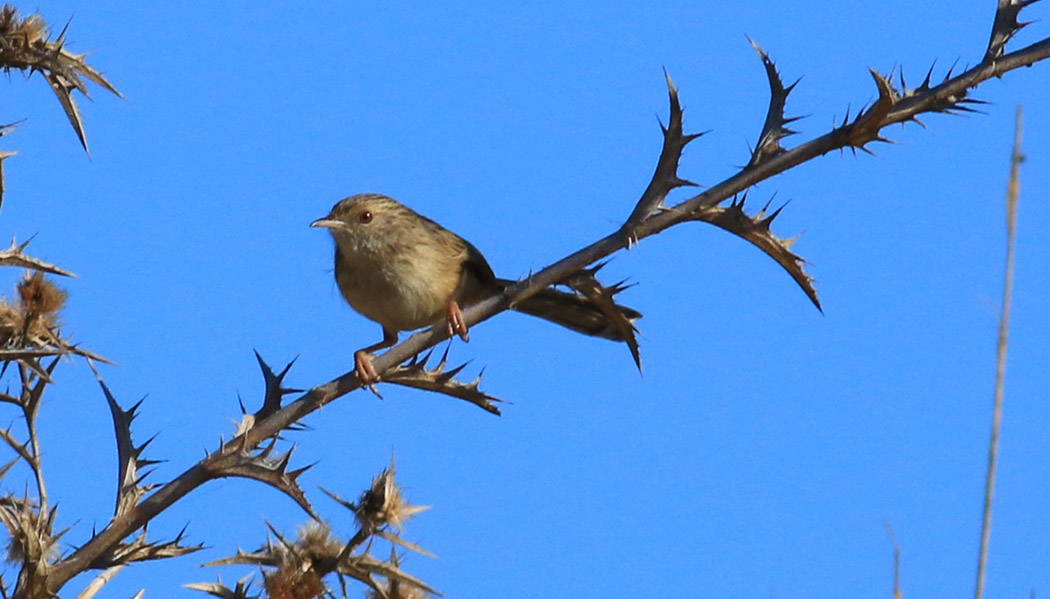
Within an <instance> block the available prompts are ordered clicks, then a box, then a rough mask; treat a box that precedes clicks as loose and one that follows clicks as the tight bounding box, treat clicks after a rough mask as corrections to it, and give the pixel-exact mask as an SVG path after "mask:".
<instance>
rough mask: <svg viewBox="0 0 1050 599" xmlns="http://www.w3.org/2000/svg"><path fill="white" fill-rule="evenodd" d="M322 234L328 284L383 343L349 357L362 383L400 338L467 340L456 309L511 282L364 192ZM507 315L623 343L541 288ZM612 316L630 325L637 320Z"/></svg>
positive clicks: (605, 324) (418, 219) (405, 212)
mask: <svg viewBox="0 0 1050 599" xmlns="http://www.w3.org/2000/svg"><path fill="white" fill-rule="evenodd" d="M310 226H311V227H323V228H326V229H328V230H329V232H331V234H332V237H333V238H335V280H336V283H338V285H339V291H341V292H342V294H343V297H344V298H345V299H346V301H347V303H348V304H350V307H352V308H353V309H354V310H356V311H357V312H359V313H361V314H362V315H364V316H365V317H366V318H369V319H370V320H373V321H375V322H378V323H379V324H380V325H381V326H382V327H383V340H382V341H380V342H378V343H376V344H374V345H370V346H368V347H365V348H363V349H360V350H358V351H356V352H354V370H355V371H356V373H357V378H358V380H360V381H361V382H362V383H365V384H371V383H374V382H376V381H378V380H379V376H378V375H377V373H376V371H375V368H373V366H372V352H374V351H376V350H378V349H383V348H387V347H390V346H392V345H394V344H395V343H397V335H398V332H399V331H411V330H414V329H418V328H421V327H425V326H429V325H433V324H436V323H438V322H439V321H441V320H442V319H444V320H445V321H446V322H447V323H448V330H449V335H459V337H460V338H462V339H463V340H464V341H466V340H467V325H466V322H464V320H463V313H462V311H461V310H460V307H461V306H465V305H469V304H473V303H476V302H478V301H481V300H483V299H485V298H488V297H491V296H493V295H495V294H497V293H500V292H501V291H503V290H504V289H505V288H506V287H507V286H508V285H510V284H512V283H513V281H509V280H506V279H497V278H496V276H495V275H494V274H493V272H492V268H491V267H490V266H489V264H488V262H486V261H485V257H484V256H482V255H481V252H479V251H478V250H477V248H475V247H474V246H473V245H471V244H470V242H468V241H466V240H464V239H463V238H462V237H460V236H459V235H456V234H455V233H453V232H451V231H449V230H448V229H446V228H444V227H442V226H441V225H439V224H437V223H436V222H434V221H432V220H430V219H429V218H427V217H425V216H422V215H420V214H417V213H416V212H414V211H413V210H411V209H410V208H408V207H406V206H404V205H402V204H400V203H398V202H397V201H396V200H394V199H393V198H390V197H387V196H384V195H380V194H375V193H364V194H359V195H355V196H350V197H348V198H345V199H343V200H340V201H339V202H338V203H337V204H336V205H335V206H333V207H332V211H331V212H330V213H329V214H328V216H326V217H324V218H321V219H318V220H315V221H314V222H313V223H311V224H310ZM514 309H515V310H517V311H519V312H524V313H525V314H530V315H532V316H538V317H540V318H544V319H547V320H549V321H551V322H554V323H557V324H560V325H562V326H564V327H568V328H570V329H572V330H574V331H577V332H580V333H584V334H586V335H592V336H596V337H604V338H606V339H612V340H614V341H622V340H623V334H622V333H621V332H620V331H619V329H617V328H616V326H614V325H613V324H612V323H611V322H610V321H609V319H608V318H607V317H606V316H605V315H604V314H603V313H602V312H601V310H600V309H598V307H597V306H596V305H595V304H593V303H592V302H590V301H589V300H587V299H586V298H585V297H583V296H580V295H577V294H573V293H564V292H561V291H557V290H555V289H544V290H543V291H540V292H539V293H537V294H536V295H533V296H531V297H529V298H528V299H525V300H523V301H522V302H520V303H519V304H517V305H515V306H514ZM617 309H619V310H620V312H621V313H622V314H623V315H624V316H625V317H627V319H628V320H629V321H631V322H633V321H634V320H637V319H638V318H641V314H639V313H638V312H636V311H634V310H631V309H630V308H626V307H623V306H617Z"/></svg>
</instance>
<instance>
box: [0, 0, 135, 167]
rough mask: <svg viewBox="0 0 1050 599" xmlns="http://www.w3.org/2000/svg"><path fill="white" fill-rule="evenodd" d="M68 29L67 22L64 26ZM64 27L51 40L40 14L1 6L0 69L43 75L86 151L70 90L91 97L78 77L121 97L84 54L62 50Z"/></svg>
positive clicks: (77, 111) (7, 5)
mask: <svg viewBox="0 0 1050 599" xmlns="http://www.w3.org/2000/svg"><path fill="white" fill-rule="evenodd" d="M68 26H69V24H68V23H67V24H66V27H68ZM66 27H63V28H62V32H61V33H59V35H58V37H57V38H56V39H54V40H52V39H51V38H50V37H49V31H48V27H47V23H45V22H44V19H43V18H42V17H41V16H40V15H39V14H31V15H29V16H28V17H25V18H22V17H21V16H20V15H19V14H18V10H17V9H15V8H14V7H13V6H11V5H10V4H4V6H3V8H0V68H2V69H4V70H6V71H10V70H11V69H18V70H20V71H29V73H30V74H32V73H34V72H39V73H40V74H41V75H43V76H44V78H45V79H47V82H48V84H50V86H51V91H53V92H54V93H55V97H56V98H58V102H59V103H60V104H61V105H62V110H64V111H65V113H66V118H68V119H69V124H70V125H72V126H73V131H74V132H75V133H76V134H77V138H78V139H79V140H80V145H82V146H84V151H85V152H86V151H87V150H88V145H87V137H86V136H85V134H84V125H83V123H82V122H81V120H80V110H79V109H78V108H77V105H76V102H74V101H73V97H72V95H71V92H72V91H73V90H77V91H79V92H80V93H82V94H84V97H90V96H89V95H88V91H87V86H86V85H84V81H83V79H81V77H83V78H85V79H87V80H89V81H92V82H94V83H95V84H96V85H99V86H101V87H102V88H104V89H105V90H106V91H109V92H110V93H112V94H114V95H116V96H118V97H121V98H123V97H124V96H123V95H121V93H120V92H119V91H117V89H116V88H115V87H113V85H111V84H110V82H109V81H107V80H106V78H105V77H103V76H102V73H100V72H98V71H96V70H95V69H93V68H92V67H91V66H90V65H88V64H87V63H86V62H85V61H84V57H85V56H86V55H85V54H73V53H71V52H69V51H68V50H66V49H65V35H66Z"/></svg>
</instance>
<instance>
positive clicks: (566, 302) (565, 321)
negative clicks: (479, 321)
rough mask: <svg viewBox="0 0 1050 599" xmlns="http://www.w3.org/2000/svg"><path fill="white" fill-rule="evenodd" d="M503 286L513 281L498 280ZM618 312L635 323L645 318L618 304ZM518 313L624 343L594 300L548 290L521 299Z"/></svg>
mask: <svg viewBox="0 0 1050 599" xmlns="http://www.w3.org/2000/svg"><path fill="white" fill-rule="evenodd" d="M499 282H500V283H501V284H502V285H508V284H511V283H512V281H503V280H501V281H499ZM615 307H616V310H618V311H619V312H620V314H622V315H623V316H624V317H626V318H627V321H628V322H631V323H633V322H634V321H636V320H638V319H639V318H641V317H642V315H641V313H639V312H637V311H635V310H632V309H631V308H628V307H626V306H621V305H619V304H615ZM514 309H515V310H517V311H518V312H522V313H524V314H528V315H530V316H536V317H538V318H542V319H544V320H549V321H551V322H553V323H555V324H560V325H561V326H563V327H565V328H567V329H572V330H573V331H576V332H578V333H583V334H584V335H590V336H592V337H602V338H605V339H611V340H613V341H623V340H624V335H623V332H622V331H621V330H620V328H619V327H617V326H616V325H615V324H613V323H612V321H610V320H609V317H608V316H606V315H605V313H604V312H602V311H601V309H600V308H599V307H598V306H597V305H596V304H595V303H594V302H592V301H591V300H589V299H587V298H586V297H584V296H582V295H579V294H576V293H566V292H564V291H558V290H557V289H552V288H547V289H544V290H542V291H540V292H539V293H537V294H535V295H532V296H530V297H528V298H527V299H525V300H522V301H521V302H520V303H518V304H517V305H515V306H514Z"/></svg>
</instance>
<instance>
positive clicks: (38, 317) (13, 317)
mask: <svg viewBox="0 0 1050 599" xmlns="http://www.w3.org/2000/svg"><path fill="white" fill-rule="evenodd" d="M16 291H17V293H18V299H19V301H18V303H17V304H14V305H12V304H9V303H7V302H0V347H14V348H31V347H46V346H52V345H58V344H60V343H61V339H60V338H59V336H58V335H57V334H56V333H55V332H54V330H53V328H54V326H55V324H56V321H57V316H58V312H59V311H60V310H61V309H62V306H63V305H64V304H65V301H66V295H67V294H66V292H65V291H64V290H62V289H60V288H59V287H58V286H57V285H55V284H54V283H53V282H51V281H50V280H48V279H45V278H44V275H43V273H40V272H30V271H27V272H26V275H25V277H24V278H23V279H22V281H20V282H19V283H18V285H17V286H16Z"/></svg>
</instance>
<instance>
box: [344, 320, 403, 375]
mask: <svg viewBox="0 0 1050 599" xmlns="http://www.w3.org/2000/svg"><path fill="white" fill-rule="evenodd" d="M395 343H397V331H392V330H390V329H388V328H386V327H383V340H382V341H380V342H379V343H376V344H374V345H369V346H368V347H365V348H362V349H359V350H357V351H355V352H354V373H356V374H357V380H359V381H361V384H363V385H369V386H371V385H372V384H373V383H376V382H378V381H379V375H378V374H376V369H375V368H374V367H373V366H372V352H374V351H375V350H377V349H386V348H388V347H390V346H392V345H394V344H395ZM374 390H375V389H373V391H374Z"/></svg>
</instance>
